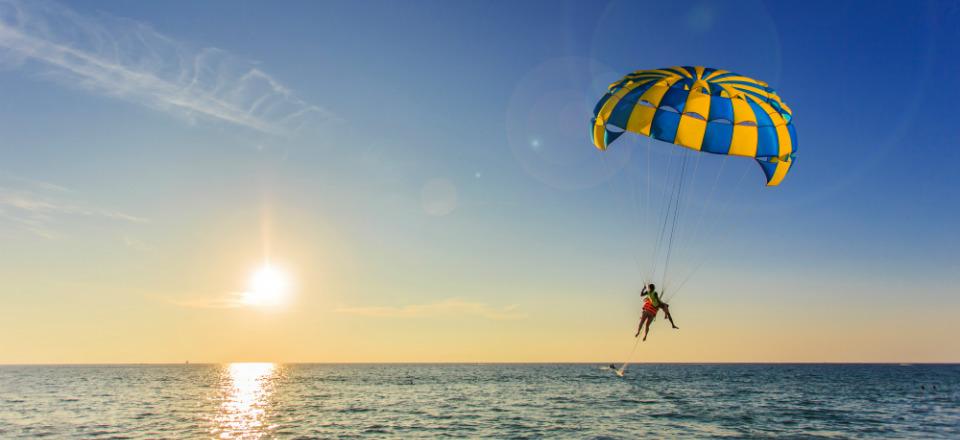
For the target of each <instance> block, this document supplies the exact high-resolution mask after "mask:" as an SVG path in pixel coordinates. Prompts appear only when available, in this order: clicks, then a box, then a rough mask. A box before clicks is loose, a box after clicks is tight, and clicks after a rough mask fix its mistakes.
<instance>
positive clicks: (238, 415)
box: [211, 363, 277, 438]
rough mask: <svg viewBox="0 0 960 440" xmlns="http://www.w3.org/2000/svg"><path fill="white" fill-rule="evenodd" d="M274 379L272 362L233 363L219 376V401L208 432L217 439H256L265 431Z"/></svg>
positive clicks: (268, 428) (267, 430)
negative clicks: (212, 426) (212, 424)
mask: <svg viewBox="0 0 960 440" xmlns="http://www.w3.org/2000/svg"><path fill="white" fill-rule="evenodd" d="M276 378H277V368H276V365H274V364H272V363H233V364H229V365H227V366H226V367H225V368H224V370H223V372H222V373H221V378H220V393H219V397H220V399H221V404H220V408H219V412H218V413H217V414H216V416H215V418H214V421H215V427H214V428H213V430H212V432H211V434H213V435H216V436H218V437H220V438H260V437H261V436H263V435H266V434H268V433H269V431H270V429H271V426H270V424H269V423H268V414H267V409H268V408H269V401H268V400H269V398H270V395H271V394H273V390H274V387H275V381H276Z"/></svg>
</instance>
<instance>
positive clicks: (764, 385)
mask: <svg viewBox="0 0 960 440" xmlns="http://www.w3.org/2000/svg"><path fill="white" fill-rule="evenodd" d="M40 436H46V437H53V438H101V437H109V438H158V437H159V438H214V437H216V438H274V437H279V438H361V437H363V438H366V437H374V438H436V437H447V438H497V439H507V438H598V439H600V438H610V439H614V438H624V439H633V438H638V437H654V438H720V437H734V438H743V437H749V438H764V437H776V438H783V437H799V438H851V437H856V438H884V437H886V438H955V439H956V438H960V365H862V364H856V365H854V364H850V365H846V364H773V365H771V364H642V365H635V366H631V367H630V368H629V369H628V370H627V372H626V375H625V377H623V378H619V377H616V376H615V375H614V374H613V372H612V371H610V370H608V369H605V367H603V366H602V365H595V364H251V363H247V364H224V365H216V364H207V365H194V364H191V365H62V366H0V438H4V439H8V438H27V437H30V438H32V437H40Z"/></svg>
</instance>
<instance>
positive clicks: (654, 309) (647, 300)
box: [643, 298, 660, 316]
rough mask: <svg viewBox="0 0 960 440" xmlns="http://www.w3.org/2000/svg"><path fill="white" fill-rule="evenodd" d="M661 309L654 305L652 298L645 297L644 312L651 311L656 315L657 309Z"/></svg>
mask: <svg viewBox="0 0 960 440" xmlns="http://www.w3.org/2000/svg"><path fill="white" fill-rule="evenodd" d="M659 310H660V308H659V307H656V306H654V305H653V303H652V302H651V301H650V298H644V300H643V311H644V312H649V313H651V314H652V315H654V316H656V314H657V311H659Z"/></svg>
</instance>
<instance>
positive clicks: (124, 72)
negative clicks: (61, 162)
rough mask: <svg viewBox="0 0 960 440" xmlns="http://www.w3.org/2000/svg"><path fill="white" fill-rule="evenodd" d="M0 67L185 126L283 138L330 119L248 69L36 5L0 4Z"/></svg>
mask: <svg viewBox="0 0 960 440" xmlns="http://www.w3.org/2000/svg"><path fill="white" fill-rule="evenodd" d="M0 64H5V65H7V66H18V67H24V68H32V67H35V68H37V69H38V72H39V73H40V74H42V75H44V76H45V77H48V78H51V79H54V80H57V81H58V82H60V83H63V84H67V85H71V86H76V87H80V88H83V89H86V90H89V91H91V92H94V93H101V94H105V95H109V96H114V97H118V98H122V99H126V100H128V101H132V102H135V103H139V104H141V105H145V106H148V107H151V108H154V109H158V110H161V111H165V112H168V113H172V114H176V115H180V116H186V117H187V118H189V119H190V120H196V119H198V118H206V119H212V120H218V121H223V122H228V123H231V124H235V125H238V126H243V127H247V128H250V129H253V130H257V131H260V132H265V133H270V134H289V133H291V132H292V131H295V130H296V129H298V128H299V127H300V126H302V125H303V124H305V123H306V122H308V121H310V120H312V119H311V118H319V119H320V120H327V119H332V118H333V115H332V114H331V113H330V112H328V111H326V110H324V109H322V108H320V107H318V106H316V105H312V104H309V103H307V102H304V101H303V100H301V99H299V98H297V97H296V96H295V95H294V94H293V93H292V92H291V91H290V89H288V88H287V87H285V86H284V85H282V84H281V83H280V82H278V81H276V80H275V79H274V78H273V77H271V76H270V75H268V74H267V73H265V72H264V71H262V70H261V69H260V68H259V67H258V66H257V65H256V64H255V63H252V62H250V61H247V60H244V59H241V58H239V57H237V56H234V55H231V54H230V53H228V52H226V51H223V50H219V49H216V48H202V49H191V48H190V46H189V45H188V44H185V43H184V42H180V41H177V40H175V39H173V38H171V37H168V36H166V35H163V34H161V33H159V32H157V31H156V30H154V29H152V28H151V27H150V26H148V25H146V24H144V23H140V22H136V21H133V20H128V19H121V18H116V17H110V16H106V15H102V14H101V15H98V16H85V15H81V14H78V13H76V12H74V11H72V10H70V9H69V8H67V7H65V6H63V5H60V4H57V3H53V2H47V1H43V0H31V1H19V0H0Z"/></svg>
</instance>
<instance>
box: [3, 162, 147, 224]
mask: <svg viewBox="0 0 960 440" xmlns="http://www.w3.org/2000/svg"><path fill="white" fill-rule="evenodd" d="M5 181H6V182H8V183H15V184H17V185H16V186H11V185H5V184H4V183H5ZM70 198H73V194H72V191H70V190H69V189H67V188H64V187H62V186H59V185H55V184H52V183H48V182H39V181H34V180H27V179H20V178H8V177H5V176H2V175H0V225H2V224H3V223H7V224H10V225H13V226H14V227H16V228H19V229H22V230H25V231H27V232H30V233H32V234H34V235H37V236H40V237H43V238H48V239H53V238H57V237H58V236H59V233H58V232H57V231H56V229H55V225H56V224H57V223H59V222H60V220H62V219H63V218H65V217H94V218H101V219H106V220H112V221H119V222H127V223H147V222H148V220H147V219H146V218H143V217H138V216H135V215H131V214H127V213H124V212H120V211H115V210H111V209H104V208H99V207H96V206H91V205H89V204H85V203H81V202H77V201H75V200H69V199H70Z"/></svg>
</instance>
